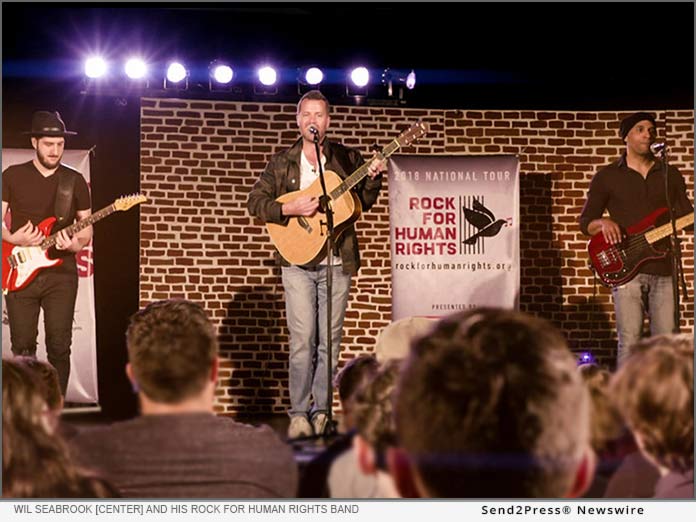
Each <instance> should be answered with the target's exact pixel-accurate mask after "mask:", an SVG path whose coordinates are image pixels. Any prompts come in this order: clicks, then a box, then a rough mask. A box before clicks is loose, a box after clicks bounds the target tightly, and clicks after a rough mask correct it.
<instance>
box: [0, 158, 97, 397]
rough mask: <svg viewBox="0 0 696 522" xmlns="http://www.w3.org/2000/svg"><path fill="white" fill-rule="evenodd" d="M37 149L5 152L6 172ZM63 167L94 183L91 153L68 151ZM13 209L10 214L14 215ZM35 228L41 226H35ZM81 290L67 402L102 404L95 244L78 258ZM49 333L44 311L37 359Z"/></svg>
mask: <svg viewBox="0 0 696 522" xmlns="http://www.w3.org/2000/svg"><path fill="white" fill-rule="evenodd" d="M34 156H35V153H34V149H3V151H2V170H3V171H4V170H5V169H6V168H7V167H9V166H10V165H14V164H17V163H24V162H26V161H29V160H31V159H33V158H34ZM63 163H65V164H66V165H70V166H71V167H73V168H74V169H76V170H78V171H79V172H81V173H82V175H83V176H84V177H85V179H86V180H87V183H88V184H89V182H90V173H89V151H87V150H66V151H65V153H64V155H63ZM11 211H12V209H11V208H10V211H9V212H8V214H11ZM34 224H35V225H36V224H38V223H34ZM76 260H77V275H78V276H79V277H78V289H77V301H76V303H75V316H74V319H73V339H72V349H71V354H70V380H69V381H68V390H67V393H66V395H65V400H66V401H69V402H79V403H90V404H96V403H98V388H97V339H96V327H95V316H94V263H93V261H92V242H91V241H90V243H89V244H88V245H87V246H86V247H85V248H83V249H82V250H81V251H80V252H78V253H77V254H76ZM44 339H45V332H44V328H43V311H42V312H41V314H40V315H39V337H38V340H37V341H38V346H37V350H36V355H37V357H38V358H39V359H43V360H46V344H45V340H44ZM2 356H3V357H12V351H11V349H10V326H9V322H8V320H7V312H6V311H5V300H4V299H3V309H2Z"/></svg>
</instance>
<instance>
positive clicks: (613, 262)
mask: <svg viewBox="0 0 696 522" xmlns="http://www.w3.org/2000/svg"><path fill="white" fill-rule="evenodd" d="M665 212H667V208H660V209H657V210H656V211H654V212H653V213H652V214H650V215H648V216H646V217H645V218H643V219H642V220H641V221H640V222H638V223H636V224H634V225H632V226H630V227H628V228H626V235H625V236H624V238H623V240H622V241H621V242H620V243H616V244H614V245H612V244H611V243H608V242H607V241H606V239H604V234H602V233H601V232H600V233H599V234H595V235H594V236H592V239H590V242H589V243H588V245H587V250H588V252H589V254H590V261H591V263H592V267H593V268H594V270H595V272H596V273H597V275H598V276H599V279H600V280H601V281H602V283H604V284H605V285H606V286H609V287H614V286H619V285H622V284H624V283H628V282H629V281H630V280H631V279H633V277H635V275H636V273H637V272H638V268H640V266H641V265H643V263H645V262H647V261H650V260H651V259H662V258H664V257H666V256H667V253H668V250H662V249H658V248H656V245H655V243H657V242H658V241H660V240H661V239H664V238H666V237H667V236H669V235H670V234H671V233H672V230H673V229H672V223H667V224H665V225H662V226H658V227H655V222H656V221H657V219H658V218H659V217H660V216H662V215H663V214H664V213H665ZM693 222H694V214H693V213H691V214H686V215H684V216H682V217H680V218H678V219H677V220H675V225H676V229H677V230H682V229H683V228H686V227H688V226H689V225H691V224H692V223H693Z"/></svg>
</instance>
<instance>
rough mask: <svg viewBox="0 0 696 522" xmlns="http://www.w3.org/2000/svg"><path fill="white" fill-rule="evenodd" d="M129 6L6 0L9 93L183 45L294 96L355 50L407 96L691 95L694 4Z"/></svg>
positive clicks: (441, 99)
mask: <svg viewBox="0 0 696 522" xmlns="http://www.w3.org/2000/svg"><path fill="white" fill-rule="evenodd" d="M135 5H136V4H119V6H118V7H117V6H116V5H115V4H114V5H112V4H87V5H85V4H77V3H76V4H71V5H66V4H59V7H56V6H55V5H54V4H21V3H10V4H8V3H3V4H2V10H3V13H2V14H3V16H2V24H3V36H2V44H3V47H2V54H3V87H4V89H5V95H8V94H10V95H11V93H12V89H14V88H18V86H21V85H25V86H26V85H27V84H26V82H27V81H32V82H48V81H53V80H56V79H60V80H61V81H70V80H72V81H75V82H77V81H79V80H80V66H81V59H82V57H83V56H84V55H85V54H86V52H87V51H89V50H95V49H100V50H102V51H104V52H106V53H107V54H108V55H111V56H112V57H114V58H119V59H120V58H121V57H122V56H123V55H124V54H125V53H126V52H130V51H134V50H139V51H141V52H142V53H144V54H145V55H146V56H147V57H148V58H150V59H151V60H161V61H165V60H166V59H168V58H169V57H171V56H174V55H178V56H180V57H183V58H184V59H185V60H187V62H188V63H195V64H197V67H198V69H199V72H198V74H203V75H205V74H206V71H207V69H206V68H207V64H208V63H209V62H210V61H211V60H213V59H215V58H218V57H228V58H230V59H231V60H233V61H235V63H236V64H238V65H239V66H240V67H248V68H251V67H252V66H253V65H254V64H255V63H257V62H258V61H260V60H264V59H265V60H272V61H273V63H274V64H275V65H277V66H278V67H281V68H283V70H284V71H286V73H285V74H286V77H287V78H289V80H288V83H291V84H293V89H294V90H292V92H290V91H288V92H290V94H291V95H292V96H293V97H294V98H295V99H296V97H297V91H296V86H294V79H293V75H294V74H295V69H296V67H298V66H301V65H305V64H318V65H321V66H324V67H328V68H331V69H335V70H337V71H339V70H340V71H343V70H344V69H346V68H348V67H349V66H351V65H353V64H356V63H358V62H360V61H363V62H366V63H367V64H368V66H369V67H370V68H371V69H374V70H380V71H381V70H383V69H384V68H386V67H391V68H396V69H408V70H410V69H415V71H416V74H417V78H418V82H417V85H416V89H414V91H412V92H409V93H407V100H408V103H409V105H411V106H430V107H457V108H469V107H472V108H475V107H488V108H493V109H495V108H548V109H553V108H556V109H562V108H567V109H594V110H601V109H621V108H627V109H635V108H639V107H646V108H651V109H657V108H684V107H688V108H691V107H692V106H693V91H694V88H693V81H694V69H693V63H694V50H693V45H694V6H693V3H691V2H682V3H645V2H636V3H626V2H620V3H599V2H598V3H500V2H493V3H437V2H420V3H398V4H397V3H378V4H375V3H340V4H337V3H328V2H326V3H312V4H310V3H292V4H290V3H288V4H270V3H254V4H252V3H246V4H245V3H237V4H227V3H220V4H196V5H193V4H188V3H183V4H176V3H168V4H151V6H150V7H141V5H142V4H138V6H137V7H135ZM66 71H68V72H66ZM201 71H202V72H201ZM70 74H73V75H74V77H72V78H70ZM193 75H194V73H192V76H193ZM7 89H9V91H8V90H7ZM372 92H375V91H372ZM281 94H282V93H281ZM382 97H384V96H382Z"/></svg>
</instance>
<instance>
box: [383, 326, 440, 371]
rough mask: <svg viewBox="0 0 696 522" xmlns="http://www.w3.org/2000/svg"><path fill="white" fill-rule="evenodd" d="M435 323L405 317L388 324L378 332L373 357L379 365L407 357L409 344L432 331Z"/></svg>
mask: <svg viewBox="0 0 696 522" xmlns="http://www.w3.org/2000/svg"><path fill="white" fill-rule="evenodd" d="M434 325H435V321H434V320H433V319H429V318H427V317H405V318H403V319H399V320H397V321H394V322H393V323H390V324H388V325H387V326H386V327H384V329H383V330H382V331H381V332H380V334H379V337H378V338H377V344H376V345H375V355H376V357H377V360H378V361H379V362H380V363H383V362H384V361H388V360H390V359H404V358H406V357H407V356H408V352H409V350H410V349H411V343H412V342H413V341H415V340H416V339H418V338H420V337H422V336H423V335H425V334H427V333H428V332H430V331H431V330H432V329H433V326H434Z"/></svg>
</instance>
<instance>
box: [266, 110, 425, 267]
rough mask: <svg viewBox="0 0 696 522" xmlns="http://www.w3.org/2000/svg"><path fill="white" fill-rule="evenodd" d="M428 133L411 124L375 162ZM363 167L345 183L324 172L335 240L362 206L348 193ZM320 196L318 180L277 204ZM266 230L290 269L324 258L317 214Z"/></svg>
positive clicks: (323, 231)
mask: <svg viewBox="0 0 696 522" xmlns="http://www.w3.org/2000/svg"><path fill="white" fill-rule="evenodd" d="M427 131H428V125H427V124H426V123H422V122H418V123H415V124H413V125H412V126H411V127H410V128H409V129H408V130H406V131H404V132H403V133H401V134H400V135H399V137H398V138H396V139H395V140H394V141H392V142H391V143H390V144H389V145H387V146H386V147H385V148H384V149H383V150H382V152H380V153H378V154H376V157H377V158H378V159H386V158H388V157H389V156H391V155H392V154H394V153H395V152H396V151H397V150H399V149H400V148H402V147H405V146H406V145H409V144H410V143H412V142H413V141H415V140H417V139H418V138H420V137H421V136H423V135H424V134H425V133H426V132H427ZM371 161H372V158H371V160H370V161H368V162H366V163H364V164H363V165H361V166H360V167H359V168H358V169H357V170H356V171H355V172H353V173H352V174H351V175H350V176H348V177H347V178H346V179H342V178H341V177H340V176H339V175H338V174H336V173H335V172H333V171H330V170H327V171H325V172H324V179H325V181H326V193H327V194H328V196H329V205H331V209H332V210H333V212H334V235H335V237H336V238H338V237H339V236H340V235H341V233H343V232H344V231H345V230H346V228H348V227H349V226H350V225H351V224H352V223H354V222H355V221H356V220H357V219H358V218H359V217H360V214H361V213H362V205H361V203H360V199H359V198H358V196H357V194H355V193H354V192H353V191H352V190H351V189H352V188H353V187H355V186H356V185H357V184H358V183H360V181H361V180H362V179H363V178H364V177H365V176H367V174H368V168H369V164H370V162H371ZM322 195H323V192H322V190H321V180H320V179H317V180H315V181H314V183H312V184H311V185H310V186H309V187H307V188H306V189H304V190H298V191H293V192H288V193H287V194H283V195H282V196H280V197H279V198H277V199H276V201H277V202H278V203H287V202H288V201H292V200H293V199H295V198H299V197H301V196H310V197H314V198H319V197H320V196H322ZM266 229H267V230H268V234H269V235H270V236H271V241H273V244H274V245H275V247H276V248H277V249H278V251H279V252H280V255H282V256H283V257H284V258H285V260H286V261H288V262H289V263H291V264H293V265H306V264H308V263H311V262H312V261H316V260H319V259H321V258H322V257H323V256H324V255H325V254H326V248H325V244H326V241H327V239H328V238H327V224H326V215H325V214H324V213H322V212H320V211H317V212H316V213H315V214H314V215H312V216H291V217H290V219H289V221H288V223H287V224H283V225H280V224H277V223H266Z"/></svg>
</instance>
